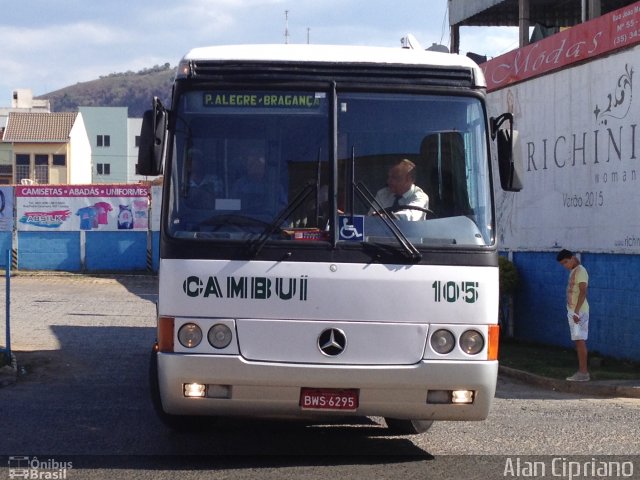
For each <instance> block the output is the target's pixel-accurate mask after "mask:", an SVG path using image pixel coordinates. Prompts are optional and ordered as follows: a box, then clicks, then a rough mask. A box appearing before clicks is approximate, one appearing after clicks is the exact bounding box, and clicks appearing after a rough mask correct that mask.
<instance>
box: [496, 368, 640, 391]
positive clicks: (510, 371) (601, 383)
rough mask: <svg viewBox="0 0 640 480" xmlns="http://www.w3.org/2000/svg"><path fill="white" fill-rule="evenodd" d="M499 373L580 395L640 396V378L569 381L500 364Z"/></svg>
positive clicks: (543, 386)
mask: <svg viewBox="0 0 640 480" xmlns="http://www.w3.org/2000/svg"><path fill="white" fill-rule="evenodd" d="M498 373H499V374H500V375H504V376H505V377H509V378H513V379H516V380H520V381H523V382H526V383H528V384H531V385H536V386H538V387H541V388H546V389H549V390H556V391H558V392H564V393H577V394H579V395H593V396H597V397H624V398H640V380H638V381H636V382H633V383H634V384H622V383H621V382H615V381H609V380H595V381H590V382H568V381H566V380H560V379H557V378H548V377H542V376H540V375H535V374H533V373H529V372H524V371H522V370H517V369H515V368H511V367H504V366H502V365H501V366H500V367H499V368H498Z"/></svg>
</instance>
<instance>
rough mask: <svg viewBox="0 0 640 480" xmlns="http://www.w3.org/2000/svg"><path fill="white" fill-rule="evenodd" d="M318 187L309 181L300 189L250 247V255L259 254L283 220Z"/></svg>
mask: <svg viewBox="0 0 640 480" xmlns="http://www.w3.org/2000/svg"><path fill="white" fill-rule="evenodd" d="M316 188H317V186H316V184H315V182H308V183H307V184H306V185H305V186H304V188H303V189H302V190H301V191H300V193H298V194H297V195H296V196H295V197H293V200H291V201H290V202H289V203H288V204H287V206H286V207H284V208H283V209H282V211H281V212H280V214H279V215H278V216H277V217H276V219H275V220H274V221H273V222H271V223H270V224H269V225H267V227H266V228H265V229H264V230H263V231H262V233H261V234H260V236H259V237H258V238H257V239H256V240H255V242H253V244H252V245H251V247H250V248H249V255H251V256H252V257H255V256H256V255H258V253H260V250H262V247H264V246H265V244H266V243H267V240H269V237H270V236H271V234H273V233H274V232H275V231H276V230H279V229H280V225H281V224H282V222H284V221H285V220H286V219H287V218H289V216H290V215H291V214H292V213H293V212H294V211H295V210H296V208H298V207H299V206H300V205H302V202H304V201H305V200H306V199H307V198H308V197H309V195H311V192H313V191H314V190H315V189H316Z"/></svg>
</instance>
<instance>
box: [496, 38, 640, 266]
mask: <svg viewBox="0 0 640 480" xmlns="http://www.w3.org/2000/svg"><path fill="white" fill-rule="evenodd" d="M639 67H640V44H639V45H637V46H635V47H633V48H626V49H623V50H620V51H619V52H617V53H613V54H611V55H609V56H606V57H599V58H597V59H594V60H591V61H589V62H586V63H583V64H580V65H577V66H573V67H569V68H565V69H562V70H559V71H556V72H553V73H551V74H547V75H544V76H541V77H536V78H533V79H529V80H527V81H524V82H520V83H518V84H515V85H511V86H509V87H507V88H503V89H500V90H497V91H494V92H491V93H490V94H489V105H490V109H491V112H490V114H491V115H496V114H499V113H502V112H505V111H508V112H511V113H513V115H514V124H515V128H516V130H518V132H519V145H518V146H517V150H518V152H519V154H520V157H521V160H522V169H523V174H524V187H523V190H522V191H521V192H518V193H515V194H514V193H504V192H502V191H500V190H498V191H497V192H496V198H497V202H498V204H497V208H496V211H497V215H498V237H499V240H500V241H501V243H502V245H501V246H502V247H506V248H509V249H513V250H540V249H543V250H545V249H557V248H559V247H566V248H569V249H571V250H578V251H590V252H604V253H627V254H631V253H633V254H638V253H640V96H639V95H638V93H637V92H636V94H635V95H634V91H633V90H634V80H635V77H636V76H637V72H638V68H639Z"/></svg>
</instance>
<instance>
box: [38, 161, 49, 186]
mask: <svg viewBox="0 0 640 480" xmlns="http://www.w3.org/2000/svg"><path fill="white" fill-rule="evenodd" d="M35 177H36V178H35V180H36V183H38V184H46V183H49V155H41V154H36V156H35Z"/></svg>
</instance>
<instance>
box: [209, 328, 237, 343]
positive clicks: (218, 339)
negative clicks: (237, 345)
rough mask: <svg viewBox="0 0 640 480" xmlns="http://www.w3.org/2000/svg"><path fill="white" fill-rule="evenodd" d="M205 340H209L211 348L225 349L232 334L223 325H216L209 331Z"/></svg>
mask: <svg viewBox="0 0 640 480" xmlns="http://www.w3.org/2000/svg"><path fill="white" fill-rule="evenodd" d="M207 338H208V339H209V343H210V344H211V346H212V347H214V348H225V347H227V346H229V344H230V343H231V338H233V334H232V332H231V329H230V328H229V327H227V326H226V325H224V324H223V323H216V324H215V325H214V326H213V327H211V328H210V329H209V333H208V334H207Z"/></svg>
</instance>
